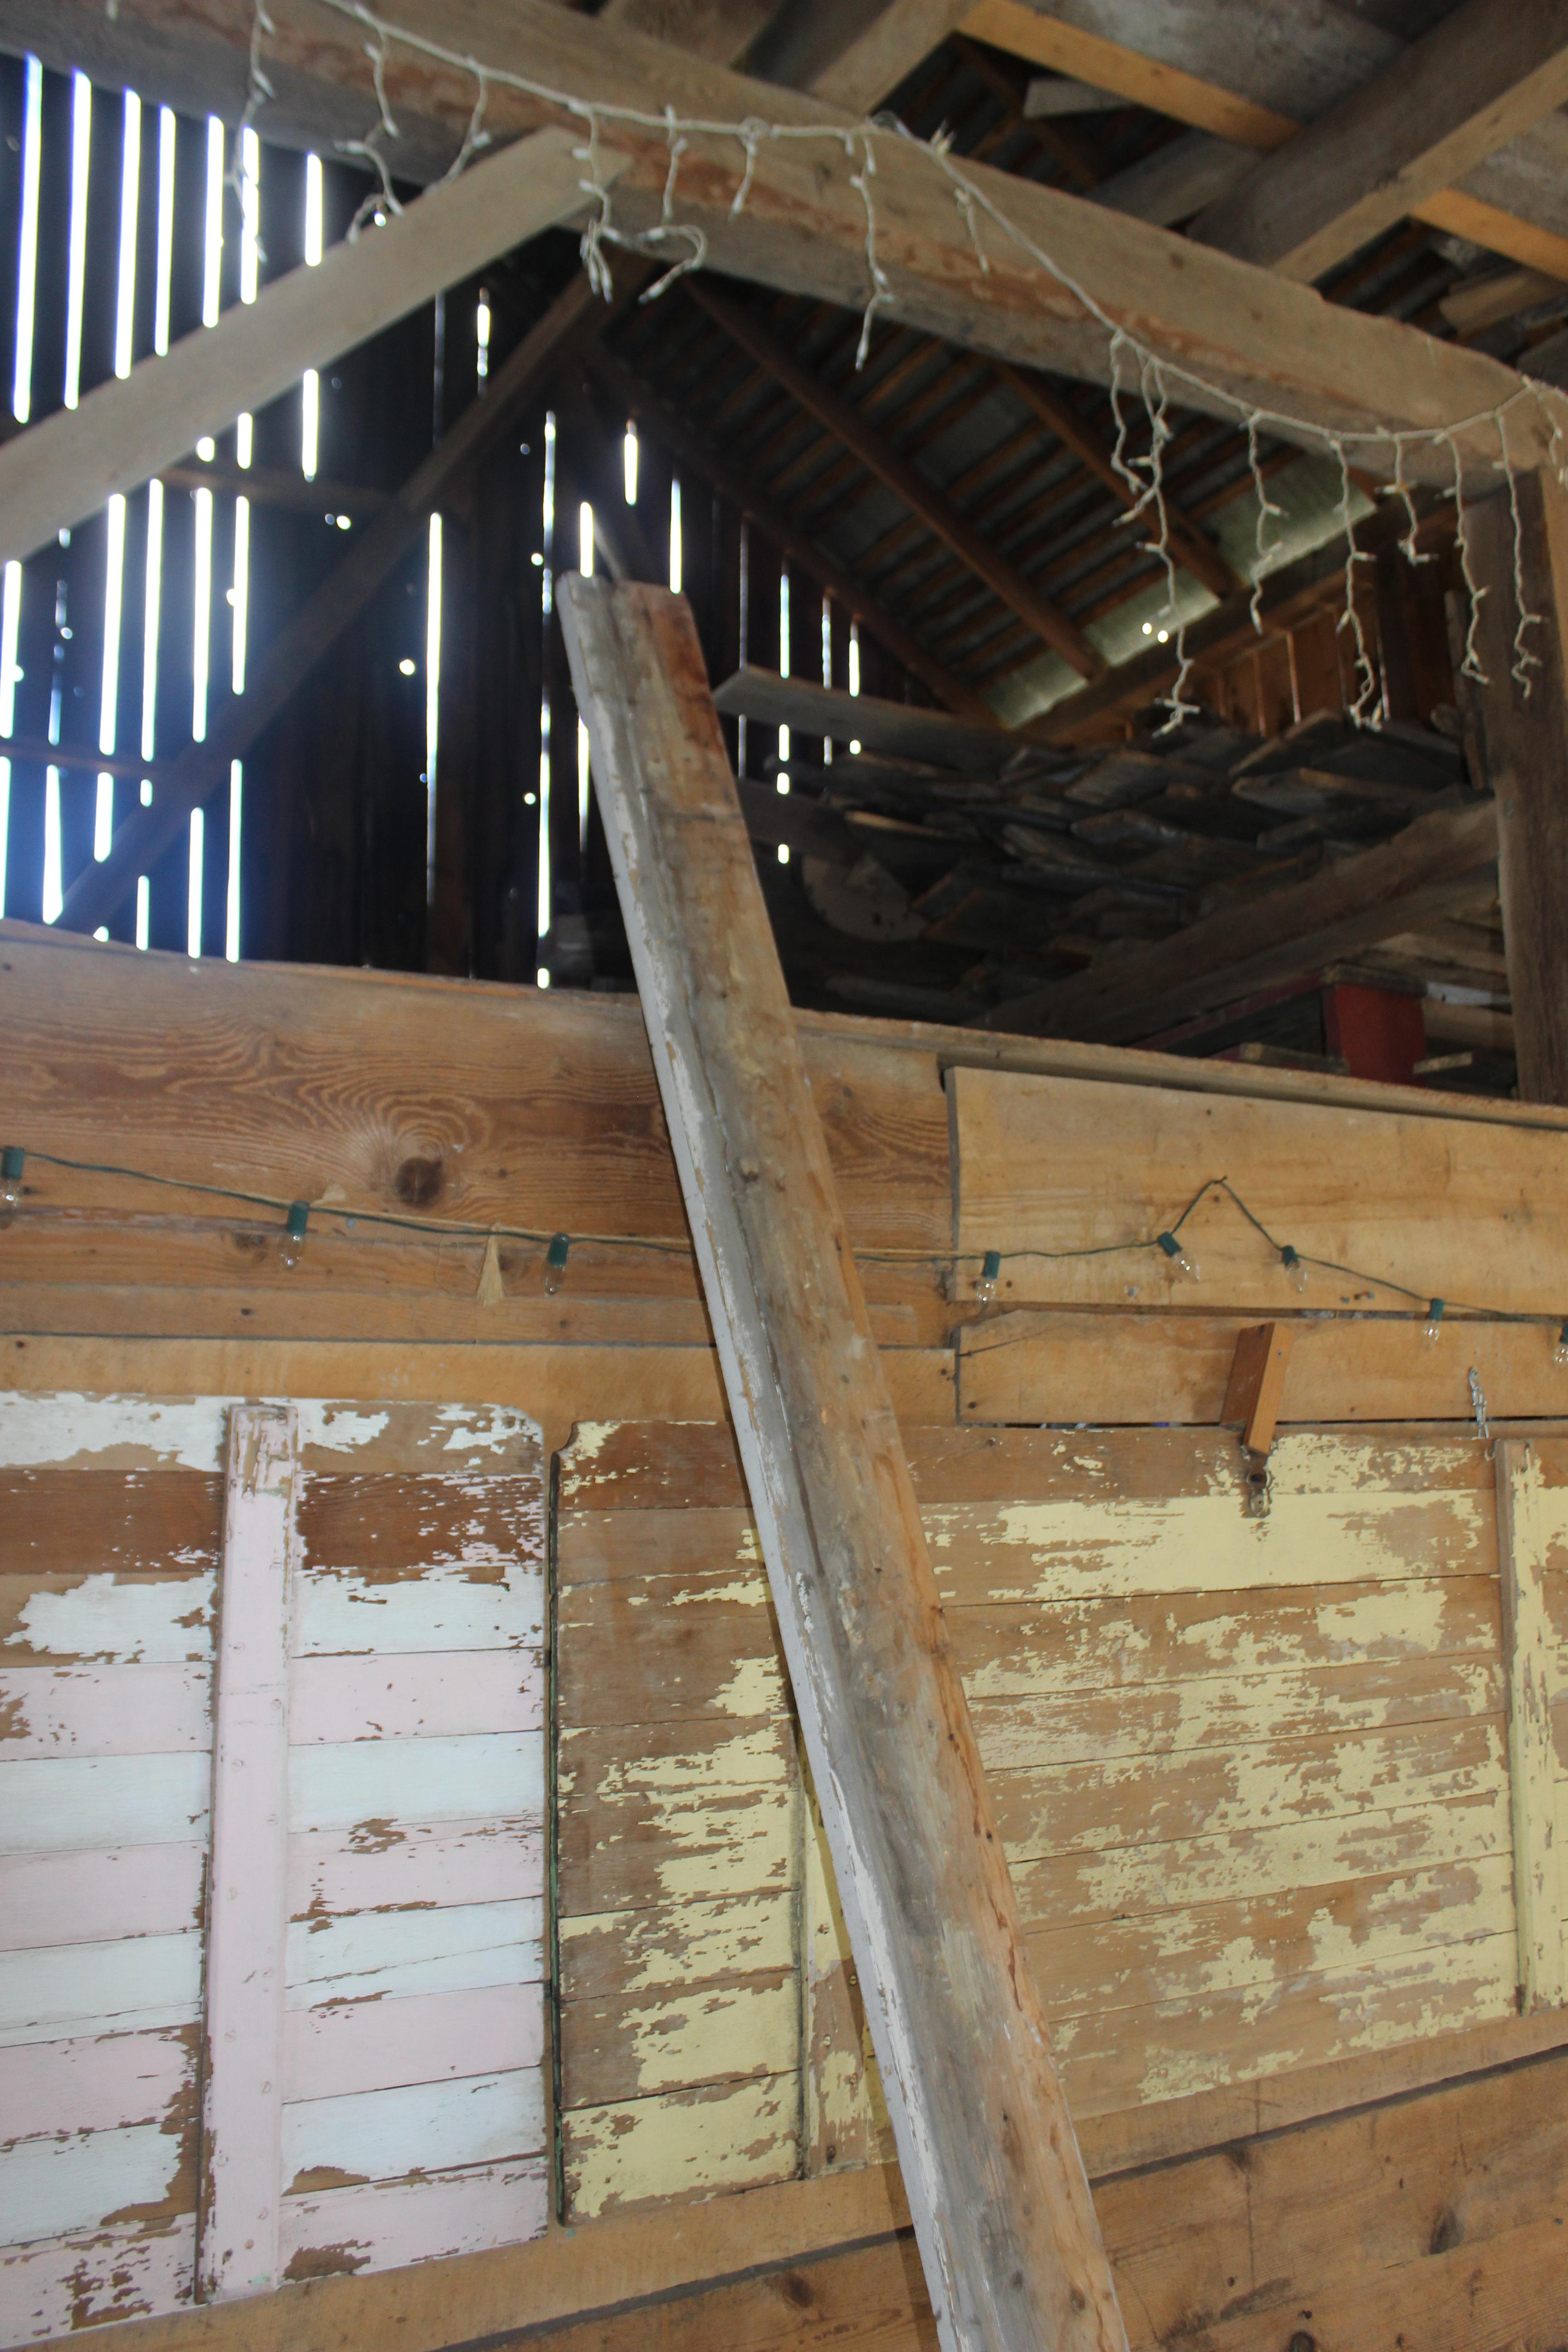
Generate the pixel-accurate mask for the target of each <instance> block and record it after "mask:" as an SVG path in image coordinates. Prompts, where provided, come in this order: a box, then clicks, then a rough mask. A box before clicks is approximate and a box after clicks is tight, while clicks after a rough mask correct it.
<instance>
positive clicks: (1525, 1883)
mask: <svg viewBox="0 0 1568 2352" xmlns="http://www.w3.org/2000/svg"><path fill="white" fill-rule="evenodd" d="M1541 1485H1542V1479H1541V1462H1540V1458H1539V1456H1538V1455H1537V1454H1536V1451H1535V1448H1534V1447H1533V1446H1532V1445H1530V1444H1522V1443H1519V1442H1516V1441H1511V1440H1508V1439H1502V1440H1500V1441H1499V1444H1498V1448H1497V1512H1498V1566H1499V1570H1500V1575H1501V1579H1502V1646H1503V1670H1504V1680H1505V1685H1506V1689H1507V1695H1508V1769H1509V1784H1510V1790H1511V1793H1512V1801H1513V1885H1514V1903H1515V1907H1516V1911H1517V1915H1518V1921H1519V1985H1520V2007H1521V2009H1522V2010H1523V2011H1525V2012H1526V2013H1527V2014H1528V2012H1529V2011H1531V2010H1536V2009H1555V2008H1559V2007H1561V2006H1562V2004H1563V2001H1564V2000H1568V1981H1565V1972H1564V1969H1563V1914H1562V1904H1561V1901H1560V1898H1559V1895H1558V1885H1557V1855H1556V1853H1555V1850H1554V1829H1555V1808H1556V1793H1557V1792H1556V1785H1555V1782H1556V1767H1555V1763H1554V1759H1553V1756H1552V1654H1553V1644H1552V1629H1551V1626H1550V1624H1549V1623H1548V1622H1547V1615H1546V1557H1545V1554H1546V1535H1545V1528H1544V1524H1543V1519H1542V1508H1541Z"/></svg>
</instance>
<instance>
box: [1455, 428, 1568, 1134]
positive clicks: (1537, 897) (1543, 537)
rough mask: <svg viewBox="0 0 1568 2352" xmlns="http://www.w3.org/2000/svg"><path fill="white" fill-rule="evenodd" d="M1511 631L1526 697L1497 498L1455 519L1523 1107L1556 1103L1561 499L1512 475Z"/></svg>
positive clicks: (1563, 1040) (1565, 509) (1561, 869)
mask: <svg viewBox="0 0 1568 2352" xmlns="http://www.w3.org/2000/svg"><path fill="white" fill-rule="evenodd" d="M1515 489H1516V491H1517V494H1518V499H1519V521H1520V530H1519V549H1518V554H1519V559H1520V574H1521V579H1522V583H1523V588H1524V599H1525V604H1526V607H1527V609H1529V610H1530V611H1531V612H1534V613H1537V614H1540V615H1541V618H1540V620H1539V621H1538V622H1537V623H1536V625H1534V626H1533V627H1531V628H1527V629H1525V630H1524V631H1523V633H1522V644H1523V647H1524V649H1525V651H1526V652H1527V653H1529V654H1531V656H1533V657H1534V663H1535V666H1534V667H1531V668H1529V669H1528V671H1527V676H1528V678H1529V690H1528V692H1527V691H1526V689H1525V687H1524V685H1523V683H1522V682H1521V680H1520V679H1519V678H1517V677H1515V676H1514V675H1513V671H1514V667H1515V664H1516V660H1517V656H1516V653H1515V649H1514V635H1515V631H1516V630H1517V628H1518V626H1519V613H1518V610H1517V604H1516V596H1515V585H1514V555H1515V548H1514V530H1513V517H1512V512H1511V509H1510V500H1509V495H1508V493H1507V491H1506V490H1503V491H1500V492H1499V493H1498V495H1497V496H1496V497H1495V498H1491V499H1486V500H1485V502H1484V503H1483V504H1481V505H1479V506H1477V507H1474V508H1472V509H1470V510H1469V512H1468V514H1467V516H1466V518H1465V530H1466V538H1467V541H1468V547H1469V552H1470V563H1471V568H1472V570H1473V571H1474V572H1475V574H1476V576H1477V578H1478V579H1479V581H1480V583H1481V584H1482V586H1483V587H1484V589H1485V591H1486V593H1485V595H1484V597H1483V599H1482V602H1481V608H1480V620H1479V628H1478V632H1477V635H1478V639H1479V653H1480V659H1481V667H1482V668H1483V669H1484V670H1485V671H1486V673H1487V683H1486V684H1485V685H1484V686H1483V687H1482V688H1480V707H1481V719H1482V724H1483V727H1484V730H1485V734H1486V764H1487V771H1488V774H1489V778H1490V782H1491V786H1492V790H1493V791H1494V793H1496V794H1497V822H1498V888H1499V891H1500V896H1501V898H1502V927H1503V936H1504V939H1505V940H1506V943H1507V948H1508V977H1509V989H1510V994H1511V996H1512V999H1513V1027H1514V1039H1515V1046H1516V1051H1517V1053H1518V1056H1519V1091H1520V1095H1521V1097H1522V1098H1523V1100H1525V1101H1526V1102H1549V1103H1568V651H1565V648H1564V643H1563V635H1564V631H1565V630H1568V494H1565V493H1564V492H1563V490H1562V489H1561V488H1559V486H1558V485H1557V483H1556V482H1555V481H1554V480H1553V479H1552V477H1551V476H1550V475H1549V474H1547V473H1546V472H1544V471H1542V472H1541V473H1527V474H1521V476H1520V477H1519V478H1518V480H1517V481H1516V483H1515Z"/></svg>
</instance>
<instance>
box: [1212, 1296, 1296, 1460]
mask: <svg viewBox="0 0 1568 2352" xmlns="http://www.w3.org/2000/svg"><path fill="white" fill-rule="evenodd" d="M1295 1344H1296V1328H1295V1325H1294V1324H1292V1323H1249V1324H1248V1325H1247V1328H1246V1329H1245V1330H1244V1331H1240V1332H1238V1333H1237V1341H1236V1354H1235V1355H1234V1356H1233V1357H1232V1359H1231V1366H1230V1379H1229V1381H1227V1382H1226V1391H1225V1402H1224V1404H1223V1405H1222V1406H1221V1407H1220V1415H1219V1417H1220V1419H1221V1421H1223V1422H1225V1423H1227V1424H1229V1423H1235V1425H1236V1426H1237V1428H1238V1429H1239V1430H1240V1432H1241V1442H1242V1444H1243V1446H1244V1447H1245V1448H1246V1450H1247V1453H1248V1454H1267V1453H1268V1451H1269V1448H1270V1447H1271V1446H1272V1445H1273V1443H1274V1433H1275V1431H1276V1430H1277V1429H1278V1427H1279V1408H1280V1404H1281V1402H1282V1401H1283V1399H1284V1394H1285V1375H1286V1373H1287V1371H1288V1370H1289V1366H1290V1350H1291V1349H1292V1348H1293V1347H1294V1346H1295Z"/></svg>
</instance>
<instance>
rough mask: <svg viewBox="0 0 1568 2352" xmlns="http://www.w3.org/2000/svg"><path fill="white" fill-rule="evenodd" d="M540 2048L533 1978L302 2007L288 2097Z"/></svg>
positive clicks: (494, 2067)
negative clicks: (529, 1981)
mask: <svg viewBox="0 0 1568 2352" xmlns="http://www.w3.org/2000/svg"><path fill="white" fill-rule="evenodd" d="M543 2054H544V1995H543V1988H542V1986H540V1985H537V1984H531V1985H493V1986H489V1987H487V1988H486V1989H485V1990H482V1991H478V1992H458V1993H415V1994H412V1995H410V1996H409V1997H408V1998H407V1999H406V2000H358V2001H350V2002H348V2003H346V2004H345V2005H343V2006H342V2007H340V2008H336V2009H296V2010H290V2011H289V2012H288V2014H287V2016H286V2018H285V2020H284V2028H283V2096H284V2098H285V2100H289V2099H330V2098H336V2097H340V2096H342V2095H346V2094H348V2093H350V2092H354V2091H380V2090H391V2089H393V2088H394V2087H395V2086H396V2085H397V2084H404V2083H437V2082H444V2081H455V2080H458V2079H460V2078H461V2077H463V2076H466V2075H473V2074H504V2073H507V2072H509V2071H510V2070H513V2069H515V2068H518V2067H522V2066H537V2065H538V2064H539V2063H541V2061H542V2057H543ZM0 2080H3V2078H0Z"/></svg>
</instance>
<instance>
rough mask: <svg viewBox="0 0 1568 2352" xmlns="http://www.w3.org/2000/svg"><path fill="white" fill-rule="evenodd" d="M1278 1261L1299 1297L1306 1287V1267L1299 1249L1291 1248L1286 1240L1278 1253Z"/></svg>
mask: <svg viewBox="0 0 1568 2352" xmlns="http://www.w3.org/2000/svg"><path fill="white" fill-rule="evenodd" d="M1279 1263H1280V1265H1282V1266H1283V1267H1284V1269H1285V1271H1286V1273H1287V1274H1288V1275H1289V1277H1290V1280H1291V1283H1292V1285H1293V1286H1294V1288H1295V1291H1296V1294H1297V1296H1298V1297H1300V1294H1301V1292H1302V1291H1304V1290H1305V1289H1306V1287H1307V1268H1306V1265H1305V1263H1304V1261H1303V1259H1302V1257H1301V1255H1300V1251H1299V1250H1293V1249H1292V1248H1291V1246H1290V1244H1289V1242H1287V1243H1286V1244H1285V1246H1284V1248H1283V1249H1282V1250H1281V1251H1280V1253H1279Z"/></svg>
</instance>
